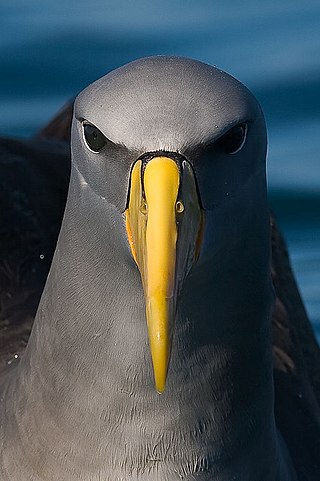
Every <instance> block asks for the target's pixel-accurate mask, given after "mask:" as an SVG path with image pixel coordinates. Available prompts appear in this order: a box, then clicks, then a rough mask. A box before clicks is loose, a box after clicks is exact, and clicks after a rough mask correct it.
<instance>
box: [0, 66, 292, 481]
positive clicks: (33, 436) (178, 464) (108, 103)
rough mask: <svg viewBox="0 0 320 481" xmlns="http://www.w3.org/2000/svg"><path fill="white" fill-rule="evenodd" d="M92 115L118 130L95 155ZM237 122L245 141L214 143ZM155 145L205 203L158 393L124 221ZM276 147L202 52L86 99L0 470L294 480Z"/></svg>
mask: <svg viewBox="0 0 320 481" xmlns="http://www.w3.org/2000/svg"><path fill="white" fill-rule="evenodd" d="M84 119H85V120H87V121H89V122H91V123H92V124H94V125H96V126H97V127H98V128H99V129H100V130H101V131H102V132H103V134H104V135H105V136H106V137H107V138H108V139H109V140H108V141H107V145H106V148H105V149H104V150H103V151H101V152H100V153H98V154H96V153H93V152H91V151H90V150H89V149H88V148H87V146H86V145H85V142H84V137H83V130H82V129H83V120H84ZM239 123H246V124H247V125H248V133H247V139H246V142H245V144H244V146H243V148H242V149H241V150H240V151H239V152H238V153H237V154H234V155H227V154H225V153H224V152H223V151H220V150H219V149H216V148H215V146H214V145H216V144H215V142H216V141H217V140H218V139H219V138H221V136H222V135H223V134H224V133H226V132H227V131H228V130H229V129H230V128H231V127H233V126H234V125H237V124H239ZM158 150H161V151H170V152H179V153H180V154H182V155H184V156H185V157H186V158H187V159H188V160H189V162H190V164H191V165H192V167H193V170H194V172H195V177H196V180H197V184H198V189H199V195H200V199H201V203H202V206H203V208H204V211H205V230H204V242H203V246H202V249H201V253H200V258H199V260H198V262H197V264H195V266H194V267H193V268H192V270H191V272H190V275H189V276H188V278H187V280H186V281H185V284H184V288H183V290H182V293H181V298H180V302H179V309H178V314H177V319H176V326H175V334H174V341H173V350H172V358H171V363H170V369H169V375H168V382H167V389H166V391H165V393H164V394H163V395H161V396H159V395H158V394H157V393H156V392H155V390H154V387H153V384H152V369H151V361H150V354H149V349H148V341H147V329H146V320H145V314H144V311H145V308H144V299H143V291H142V285H141V279H140V274H139V271H138V270H137V268H136V265H135V263H134V261H133V259H132V256H131V252H130V249H129V244H128V240H127V235H126V230H125V223H124V216H123V212H124V209H125V207H126V203H127V197H128V188H129V182H130V171H131V167H132V165H133V163H134V162H135V161H136V160H137V159H138V158H139V156H141V155H142V154H144V153H145V152H149V151H158ZM265 151H266V132H265V125H264V119H263V115H262V112H261V109H260V107H259V105H258V103H257V102H256V100H255V99H254V97H253V96H252V95H251V94H250V92H249V91H248V90H247V89H246V88H245V87H243V86H242V85H241V84H240V83H239V82H238V81H236V80H235V79H233V78H232V77H230V76H229V75H227V74H225V73H223V72H221V71H220V70H218V69H215V68H213V67H210V66H207V65H204V64H201V63H199V62H195V61H192V60H187V59H181V58H175V57H155V58H150V59H143V60H140V61H137V62H134V63H132V64H129V65H128V66H125V67H123V68H121V69H118V70H116V71H115V72H112V73H111V74H109V75H107V76H106V77H103V78H102V79H100V80H98V81H97V82H95V83H94V84H93V85H92V86H90V87H88V88H87V89H86V90H85V91H84V92H83V93H82V94H80V96H79V97H78V99H77V101H76V105H75V113H74V120H73V134H72V153H73V159H72V171H71V180H70V188H69V194H68V201H67V206H66V210H65V216H64V220H63V224H62V229H61V232H60V236H59V240H58V244H57V249H56V252H55V255H54V259H53V264H52V267H51V271H50V274H49V277H48V280H47V284H46V287H45V290H44V293H43V296H42V299H41V303H40V306H39V310H38V313H37V317H36V320H35V325H34V328H33V331H32V334H31V338H30V341H29V345H28V348H27V351H26V354H25V355H24V358H23V360H22V361H21V363H20V364H19V365H18V366H17V367H16V368H15V370H14V371H12V372H9V373H8V375H7V379H6V380H5V382H4V389H3V395H2V405H3V409H2V410H1V414H0V416H1V417H0V419H1V421H0V422H1V425H2V428H3V429H2V434H1V436H2V438H0V439H1V441H2V451H3V453H2V465H1V464H0V466H1V467H0V474H1V476H2V478H1V479H3V480H7V479H12V480H18V479H21V476H22V475H23V476H24V478H23V479H25V480H26V481H28V480H41V481H42V480H44V479H50V480H54V479H57V480H58V479H59V480H68V481H72V480H73V479H82V480H84V481H87V480H98V479H110V480H114V481H116V480H120V479H121V480H122V479H129V478H131V477H132V478H134V479H139V480H144V479H148V480H156V479H161V480H168V481H174V480H176V479H177V480H178V479H188V480H189V479H195V477H197V479H201V481H202V480H203V481H204V480H210V481H213V480H214V481H218V480H219V481H223V480H230V479H234V480H239V481H240V480H260V479H261V480H262V479H263V480H264V481H268V480H281V481H283V480H294V479H296V478H295V474H294V473H293V469H292V463H291V460H290V458H289V456H288V453H287V449H286V447H285V444H284V443H283V441H282V439H281V437H280V435H279V434H278V433H277V430H276V426H275V421H274V414H273V380H272V360H271V325H270V315H271V307H272V299H273V294H272V285H271V277H270V267H269V262H270V247H269V214H268V208H267V201H266V185H265Z"/></svg>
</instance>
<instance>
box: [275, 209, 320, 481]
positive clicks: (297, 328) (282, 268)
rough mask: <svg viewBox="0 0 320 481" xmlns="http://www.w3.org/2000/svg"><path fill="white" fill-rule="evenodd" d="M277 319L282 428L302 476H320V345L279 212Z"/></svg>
mask: <svg viewBox="0 0 320 481" xmlns="http://www.w3.org/2000/svg"><path fill="white" fill-rule="evenodd" d="M270 220H271V228H272V278H273V284H274V288H275V292H276V303H275V308H274V312H273V317H272V326H273V359H274V382H275V415H276V423H277V426H278V428H279V430H280V432H281V433H282V436H283V438H284V439H285V441H286V444H287V446H288V448H289V451H290V453H291V456H292V459H293V460H294V464H295V467H296V470H297V472H298V475H299V480H308V481H319V479H320V349H319V345H318V343H317V341H316V339H315V336H314V333H313V330H312V327H311V324H310V321H309V319H308V317H307V314H306V311H305V309H304V306H303V303H302V300H301V297H300V294H299V291H298V288H297V284H296V281H295V278H294V275H293V272H292V269H291V266H290V261H289V257H288V252H287V249H286V245H285V242H284V240H283V238H282V236H281V234H280V231H279V229H278V228H277V225H276V222H275V219H274V217H273V216H271V218H270Z"/></svg>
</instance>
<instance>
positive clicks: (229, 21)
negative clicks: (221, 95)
mask: <svg viewBox="0 0 320 481" xmlns="http://www.w3.org/2000/svg"><path fill="white" fill-rule="evenodd" d="M0 27H1V33H0V72H1V75H0V105H1V116H0V135H1V136H4V135H10V136H28V135H31V134H32V133H34V132H35V131H36V130H37V129H38V128H39V127H40V126H41V125H43V124H44V123H45V122H46V121H48V120H49V119H50V118H51V117H52V115H53V114H54V113H55V112H56V111H57V110H58V109H59V108H60V107H61V106H62V105H63V103H64V102H65V101H66V100H68V99H70V98H72V97H74V96H75V95H76V94H77V92H79V91H80V90H81V89H82V88H83V87H85V86H86V85H88V84H89V83H91V82H92V81H93V80H95V79H97V78H98V77H100V76H102V75H104V74H105V73H107V72H108V71H110V70H111V69H113V68H115V67H118V66H120V65H122V64H123V63H126V62H128V61H130V60H133V59H136V58H139V57H142V56H147V55H156V54H175V55H183V56H189V57H193V58H197V59H199V60H202V61H204V62H207V63H211V64H214V65H217V66H219V67H220V68H222V69H224V70H226V71H227V72H229V73H231V74H232V75H234V76H235V77H237V78H238V79H239V80H241V81H242V82H243V83H244V84H246V85H247V86H248V87H249V88H250V89H251V90H252V91H253V92H254V93H255V95H256V96H257V98H258V99H259V101H260V102H261V104H262V107H263V109H264V112H265V115H266V120H267V124H268V131H269V155H268V179H269V191H270V203H271V205H272V208H273V210H274V211H275V212H276V214H277V216H278V219H279V222H280V225H281V226H282V229H283V231H284V233H285V236H286V239H287V242H288V246H289V250H290V253H291V259H292V262H293V266H294V270H295V273H296V276H297V279H298V282H299V286H300V289H301V292H302V295H303V298H304V300H305V302H306V306H307V310H308V313H309V315H310V317H311V320H312V322H313V325H314V328H315V330H316V333H317V335H318V339H319V340H320V156H319V131H320V96H319V91H320V57H319V51H320V2H319V0H308V1H307V2H303V1H302V0H283V1H280V2H279V0H277V1H275V0H269V1H268V2H260V1H258V0H248V1H247V2H242V1H240V0H224V1H223V2H222V1H215V2H212V0H197V2H195V1H194V0H180V1H178V0H162V1H153V2H150V1H148V0H134V1H133V0H131V1H130V0H127V1H124V0H118V1H117V2H112V1H108V0H92V1H91V2H88V1H84V0H69V1H68V2H64V3H63V4H62V2H52V1H51V0H50V1H49V0H29V1H28V2H25V1H24V0H10V2H2V4H1V5H0Z"/></svg>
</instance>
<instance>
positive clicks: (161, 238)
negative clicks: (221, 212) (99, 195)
mask: <svg viewBox="0 0 320 481" xmlns="http://www.w3.org/2000/svg"><path fill="white" fill-rule="evenodd" d="M181 169H182V175H181V173H180V170H179V167H178V165H177V163H176V162H175V161H174V160H172V159H170V158H169V157H154V158H152V159H151V160H150V161H149V162H148V163H147V164H146V166H145V167H144V169H143V172H142V162H141V160H138V161H137V162H136V163H135V165H134V166H133V170H132V173H131V181H130V195H129V203H128V208H127V210H126V228H127V234H128V239H129V243H130V247H131V252H132V255H133V257H134V259H135V261H136V263H137V265H138V268H139V270H140V273H141V278H142V283H143V289H144V294H145V300H146V317H147V324H148V333H149V342H150V350H151V357H152V363H153V370H154V377H155V385H156V389H157V391H158V392H159V393H162V392H163V391H164V389H165V384H166V377H167V370H168V365H169V358H170V352H171V341H172V333H173V323H174V319H175V315H176V308H177V297H178V293H179V289H180V287H181V286H180V285H179V284H181V282H182V281H183V280H184V278H185V276H186V274H187V272H188V270H189V269H190V267H191V265H190V264H191V263H193V261H194V260H195V257H196V256H197V252H196V251H197V250H198V248H199V233H200V232H201V230H202V229H201V219H202V216H201V211H200V207H199V202H198V198H197V192H196V186H195V181H194V177H193V173H192V169H191V167H190V166H189V164H187V163H186V162H184V166H183V168H181ZM185 189H187V190H188V191H189V192H184V190H185ZM184 197H185V198H186V202H185V201H184ZM187 209H188V211H189V212H187ZM188 214H189V216H190V215H191V217H192V219H191V224H192V225H193V227H194V228H193V229H192V228H191V229H186V228H183V226H185V227H187V226H188V227H189V228H190V219H186V216H187V217H188ZM181 227H182V230H183V231H185V232H189V233H190V231H191V235H187V237H189V238H190V239H189V240H190V241H191V244H192V246H191V248H190V242H185V239H183V241H182V242H181V246H182V249H181V253H179V258H180V261H182V262H179V263H178V262H177V246H178V243H179V233H180V230H181ZM190 254H191V257H192V259H190ZM178 266H180V271H181V270H182V271H183V272H180V273H177V267H178ZM177 274H178V275H177Z"/></svg>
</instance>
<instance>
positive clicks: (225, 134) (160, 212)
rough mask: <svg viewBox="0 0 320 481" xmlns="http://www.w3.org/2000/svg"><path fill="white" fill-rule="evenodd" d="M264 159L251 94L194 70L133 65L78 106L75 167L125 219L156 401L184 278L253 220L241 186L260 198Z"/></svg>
mask: <svg viewBox="0 0 320 481" xmlns="http://www.w3.org/2000/svg"><path fill="white" fill-rule="evenodd" d="M265 153H266V131H265V123H264V118H263V115H262V112H261V109H260V106H259V104H258V102H257V101H256V100H255V98H254V96H253V95H252V94H251V93H250V92H249V91H248V90H247V88H245V87H244V86H243V85H242V84H241V83H240V82H238V81H237V80H236V79H234V78H233V77H231V76H230V75H228V74H226V73H225V72H222V71H221V70H219V69H217V68H214V67H212V66H209V65H206V64H204V63H201V62H198V61H195V60H190V59H185V58H179V57H150V58H145V59H141V60H138V61H135V62H132V63H130V64H128V65H126V66H124V67H121V68H119V69H117V70H115V71H113V72H111V73H109V74H108V75H106V76H105V77H103V78H101V79H99V80H97V81H96V82H94V83H93V84H92V85H90V86H89V87H87V88H86V89H85V90H84V91H83V92H82V93H81V94H80V95H79V96H78V98H77V100H76V103H75V111H74V120H73V134H72V154H73V155H72V157H73V164H74V166H75V168H76V169H77V170H78V171H79V172H80V173H81V175H82V177H83V179H84V180H85V182H86V183H87V184H89V185H90V187H91V189H92V190H93V191H94V192H95V193H96V194H98V195H99V196H101V197H103V198H104V199H106V201H107V202H108V203H110V204H112V205H113V206H115V207H116V209H117V210H118V211H119V213H121V215H122V216H123V222H124V225H125V229H124V233H125V235H126V237H127V247H128V252H129V253H130V256H131V258H132V261H133V262H134V263H135V264H136V267H137V268H138V269H139V271H140V274H141V283H142V287H143V291H144V297H145V312H146V319H147V325H148V334H149V344H150V350H151V357H152V363H153V370H154V377H155V385H156V389H157V391H158V392H160V393H161V392H163V391H164V389H165V384H166V377H167V371H168V366H169V360H170V353H171V345H172V337H173V335H174V323H175V317H176V311H177V307H178V305H179V298H180V294H181V292H182V291H183V288H184V283H185V279H186V278H187V276H188V275H189V273H190V272H191V271H192V270H193V269H195V268H196V266H197V265H199V264H200V265H201V264H205V263H206V262H208V259H210V258H212V257H214V256H217V255H219V252H221V249H223V246H224V245H225V244H226V243H227V244H229V245H232V243H235V242H236V237H237V235H236V230H237V229H238V230H241V229H243V228H245V225H247V223H248V221H249V219H252V218H253V217H252V215H251V216H250V215H248V214H247V212H248V211H249V210H250V209H251V211H252V212H254V215H253V216H254V218H258V217H259V212H258V211H257V210H255V207H254V203H255V202H256V204H258V203H259V202H258V200H257V198H256V200H253V203H252V202H251V201H250V202H249V201H248V198H249V197H248V188H247V186H248V185H249V184H250V183H251V181H252V179H253V178H255V179H256V181H255V186H256V187H255V190H256V195H257V196H258V197H259V196H260V197H261V196H264V195H265ZM249 190H250V189H249ZM232 202H233V203H234V205H236V206H237V208H236V210H235V211H237V212H238V213H240V214H237V215H238V216H239V219H238V222H237V226H236V228H235V223H234V218H228V215H227V214H226V212H228V205H230V203H232ZM249 204H250V205H249ZM241 212H243V215H242V214H241ZM241 217H243V219H242V218H241ZM219 219H220V220H219ZM224 220H225V223H224ZM221 226H222V227H221Z"/></svg>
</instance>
